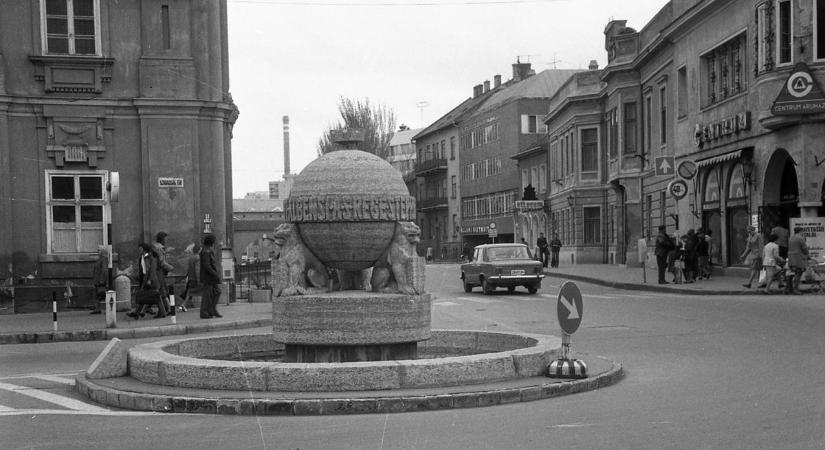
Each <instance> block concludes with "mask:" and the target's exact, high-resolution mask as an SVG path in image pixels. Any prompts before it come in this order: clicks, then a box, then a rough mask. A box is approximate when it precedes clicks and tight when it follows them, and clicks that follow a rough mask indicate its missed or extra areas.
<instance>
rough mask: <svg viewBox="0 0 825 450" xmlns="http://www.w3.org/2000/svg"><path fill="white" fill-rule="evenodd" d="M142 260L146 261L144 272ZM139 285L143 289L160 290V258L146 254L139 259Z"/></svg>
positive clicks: (152, 254) (150, 253)
mask: <svg viewBox="0 0 825 450" xmlns="http://www.w3.org/2000/svg"><path fill="white" fill-rule="evenodd" d="M141 260H145V261H146V271H144V270H143V264H141ZM137 267H138V284H140V287H141V289H160V288H161V283H160V277H159V276H158V257H157V256H156V255H155V254H154V253H152V252H149V253H145V254H143V255H141V256H140V257H138V262H137Z"/></svg>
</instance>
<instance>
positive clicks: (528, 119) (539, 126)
mask: <svg viewBox="0 0 825 450" xmlns="http://www.w3.org/2000/svg"><path fill="white" fill-rule="evenodd" d="M541 119H542V118H541V116H531V115H528V114H522V115H521V132H522V134H534V133H547V126H546V125H545V124H544V122H542V120H541Z"/></svg>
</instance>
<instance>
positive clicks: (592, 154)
mask: <svg viewBox="0 0 825 450" xmlns="http://www.w3.org/2000/svg"><path fill="white" fill-rule="evenodd" d="M598 139H599V138H598V130H597V129H596V128H585V129H583V130H581V140H580V142H581V154H582V155H581V161H582V172H596V171H598V170H599V140H598Z"/></svg>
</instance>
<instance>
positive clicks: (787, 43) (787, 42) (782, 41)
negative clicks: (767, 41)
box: [776, 0, 793, 65]
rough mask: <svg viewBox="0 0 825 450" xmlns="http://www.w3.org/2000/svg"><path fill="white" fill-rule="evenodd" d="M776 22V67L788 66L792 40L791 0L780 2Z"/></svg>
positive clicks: (790, 57) (781, 0)
mask: <svg viewBox="0 0 825 450" xmlns="http://www.w3.org/2000/svg"><path fill="white" fill-rule="evenodd" d="M778 6H779V8H778V9H779V11H778V15H777V22H776V47H777V48H776V49H777V65H784V64H790V63H791V62H792V61H791V59H792V55H791V47H792V45H791V43H792V41H793V38H792V37H791V33H793V16H792V15H791V0H780V1H779V3H778Z"/></svg>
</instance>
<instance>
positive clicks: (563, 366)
mask: <svg viewBox="0 0 825 450" xmlns="http://www.w3.org/2000/svg"><path fill="white" fill-rule="evenodd" d="M547 376H548V377H550V378H587V365H586V364H585V363H584V361H580V360H578V359H567V358H559V359H556V360H554V361H553V362H551V363H550V365H548V366H547Z"/></svg>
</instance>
